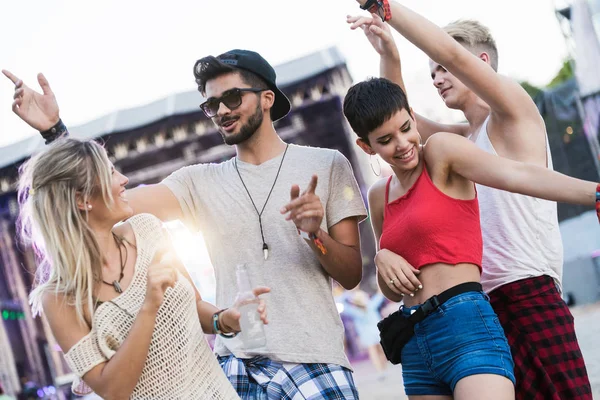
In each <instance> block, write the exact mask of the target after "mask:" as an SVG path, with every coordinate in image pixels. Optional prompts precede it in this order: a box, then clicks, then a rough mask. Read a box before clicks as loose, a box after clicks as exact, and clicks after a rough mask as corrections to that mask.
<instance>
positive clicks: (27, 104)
mask: <svg viewBox="0 0 600 400" xmlns="http://www.w3.org/2000/svg"><path fill="white" fill-rule="evenodd" d="M2 73H3V74H4V75H5V76H6V77H7V78H8V79H10V80H11V81H12V82H13V83H14V84H15V92H14V98H15V101H14V102H13V107H12V109H13V112H14V113H15V114H17V115H18V116H19V118H21V119H22V120H23V121H24V122H25V123H27V124H28V125H29V126H31V127H32V128H34V129H36V130H38V131H40V132H47V131H49V130H50V129H51V128H52V127H53V126H56V125H57V123H58V122H59V120H60V117H59V107H58V102H57V100H56V97H55V96H54V92H53V91H52V89H51V88H50V84H49V83H48V80H47V79H46V78H45V77H44V75H43V74H39V75H38V83H39V84H40V87H41V89H42V93H39V92H36V91H35V90H33V89H31V88H30V87H29V86H27V85H25V83H23V81H22V80H21V79H19V78H18V77H17V76H16V75H14V74H13V73H11V72H10V71H6V70H2ZM64 129H65V134H68V132H66V127H64ZM49 134H50V133H49ZM59 134H60V132H59ZM46 139H48V138H46ZM52 139H54V138H52ZM127 199H128V201H129V205H130V206H131V207H132V208H133V212H134V214H141V213H149V214H153V215H155V216H156V217H158V218H159V219H161V220H162V221H171V220H175V219H182V218H183V213H182V211H181V206H180V205H179V202H178V200H177V198H176V197H175V195H174V194H173V192H171V190H170V189H169V188H168V187H166V186H165V185H163V184H155V185H148V186H142V187H138V188H135V189H130V190H127Z"/></svg>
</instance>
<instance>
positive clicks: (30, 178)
mask: <svg viewBox="0 0 600 400" xmlns="http://www.w3.org/2000/svg"><path fill="white" fill-rule="evenodd" d="M19 172H20V176H19V193H18V196H19V202H20V206H21V208H20V213H19V219H18V226H19V231H20V234H21V238H22V239H23V241H24V242H25V243H26V244H31V245H32V246H33V248H34V250H35V253H36V256H37V261H38V268H37V271H36V283H35V288H34V289H33V290H32V292H31V293H30V295H29V301H30V303H31V306H32V311H33V313H34V315H37V314H39V313H41V312H42V311H43V310H42V298H43V296H44V295H45V294H47V293H50V292H54V293H55V294H61V295H63V296H64V297H65V298H66V299H68V303H69V304H70V305H74V306H75V309H76V312H77V316H78V317H79V318H80V320H81V322H84V321H85V319H84V313H83V310H84V306H87V307H89V312H90V314H89V315H90V316H91V315H92V314H93V293H94V284H95V283H96V282H97V281H98V280H99V279H101V274H102V260H103V256H102V253H101V252H100V248H99V245H98V242H97V240H96V237H95V235H94V232H93V231H92V229H91V228H90V226H89V224H88V222H87V217H88V215H87V212H88V211H87V210H83V211H82V210H80V209H79V207H78V199H79V201H83V202H87V201H88V200H89V199H90V198H91V197H92V196H96V195H99V194H101V196H102V199H103V200H104V203H105V204H106V205H107V206H108V207H109V208H110V207H111V206H112V204H113V201H114V200H113V197H112V193H111V190H110V188H111V164H110V161H109V159H108V156H107V154H106V151H105V150H104V148H103V147H102V146H101V145H99V144H98V143H96V142H94V141H79V140H76V139H70V138H64V139H58V140H57V141H56V142H54V143H53V144H51V145H50V146H48V147H47V148H46V149H45V150H44V151H42V152H41V153H39V154H37V155H35V156H33V157H31V158H30V159H29V160H28V161H27V162H26V163H24V164H23V165H22V166H21V168H20V171H19Z"/></svg>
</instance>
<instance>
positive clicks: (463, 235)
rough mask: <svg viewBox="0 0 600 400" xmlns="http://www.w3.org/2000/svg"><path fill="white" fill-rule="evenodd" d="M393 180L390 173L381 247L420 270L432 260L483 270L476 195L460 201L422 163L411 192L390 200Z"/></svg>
mask: <svg viewBox="0 0 600 400" xmlns="http://www.w3.org/2000/svg"><path fill="white" fill-rule="evenodd" d="M391 181H392V177H391V176H390V179H389V180H388V182H387V184H386V187H385V211H384V218H383V229H382V234H381V239H380V241H379V244H380V247H381V248H382V249H388V250H390V251H393V252H394V253H396V254H398V255H400V256H402V257H403V258H404V259H405V260H406V261H408V263H410V264H411V265H412V266H413V267H414V268H417V269H419V268H421V267H422V266H424V265H428V264H433V263H444V264H450V265H456V264H459V263H471V264H475V265H477V266H478V267H479V270H480V271H481V258H482V252H483V242H482V239H481V225H480V222H479V203H478V201H477V196H475V198H474V199H472V200H459V199H454V198H452V197H450V196H448V195H446V194H444V193H443V192H442V191H441V190H439V189H438V188H437V187H436V186H435V185H434V184H433V182H432V181H431V178H430V177H429V173H428V172H427V168H426V167H425V166H423V172H422V173H421V175H420V176H419V177H418V178H417V181H416V182H415V183H414V184H413V185H412V187H411V188H410V189H409V190H408V192H406V194H404V196H401V197H399V198H398V199H396V200H394V201H392V202H391V203H389V191H390V182H391Z"/></svg>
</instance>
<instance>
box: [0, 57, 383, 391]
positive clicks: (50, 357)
mask: <svg viewBox="0 0 600 400" xmlns="http://www.w3.org/2000/svg"><path fill="white" fill-rule="evenodd" d="M275 69H276V71H277V76H278V85H279V86H280V87H281V88H282V90H283V91H284V92H285V93H286V95H287V96H288V97H289V98H290V100H291V102H292V111H291V113H290V114H289V115H288V116H287V117H286V118H284V119H283V120H280V121H278V122H277V123H276V124H275V127H276V129H277V131H278V133H279V134H280V136H281V137H282V138H283V140H285V141H286V142H290V143H295V144H302V145H308V146H318V147H326V148H332V149H337V150H339V151H340V152H342V153H343V154H344V155H345V156H346V157H347V158H348V159H349V160H350V162H351V164H352V167H353V169H354V172H355V175H356V178H357V181H358V182H359V185H360V187H361V190H362V193H363V198H365V199H366V190H367V189H368V187H369V186H370V184H371V183H372V182H373V181H374V178H375V177H374V176H373V173H372V172H371V170H370V167H369V164H368V163H369V160H368V158H367V157H366V155H364V154H363V153H362V151H360V150H358V149H357V146H356V145H355V144H354V138H353V134H352V132H351V130H350V128H349V125H348V124H347V122H346V120H345V118H344V116H343V114H342V102H343V96H344V95H345V93H346V91H347V90H348V88H349V86H350V85H351V84H352V79H351V77H350V73H349V71H348V69H347V66H346V63H345V60H344V57H343V56H342V55H341V53H340V52H339V51H338V50H337V49H336V48H328V49H325V50H323V51H319V52H316V53H312V54H309V55H306V56H304V57H301V58H298V59H295V60H293V61H290V62H288V63H285V64H282V65H278V66H277V67H276V68H275ZM190 81H192V82H193V76H191V73H190ZM202 101H203V98H202V96H201V95H200V94H199V93H198V91H197V90H191V91H189V92H184V93H177V94H173V95H171V96H169V97H167V98H164V99H161V100H158V101H155V102H153V103H150V104H147V105H144V106H141V107H136V108H132V109H127V110H121V111H117V112H115V113H112V114H109V115H105V116H103V117H101V118H98V119H96V120H94V121H91V122H89V123H86V124H84V125H82V126H77V127H71V129H70V132H71V135H72V136H73V137H75V138H80V139H91V138H95V139H98V140H100V141H102V142H103V143H104V144H105V147H106V148H107V150H108V152H109V155H110V158H111V160H112V161H113V163H114V164H115V166H116V167H117V168H118V169H119V170H120V171H122V172H123V173H124V174H126V175H127V176H128V177H129V179H130V181H129V185H128V187H130V188H131V187H136V186H138V185H144V184H151V183H156V182H159V181H161V180H162V179H163V178H165V177H166V176H168V175H169V174H170V173H171V172H173V171H175V170H177V169H179V168H181V167H183V166H186V165H190V164H196V163H204V162H220V161H224V160H226V159H229V158H231V157H233V156H234V154H235V151H234V148H233V147H230V146H227V145H224V144H223V140H222V138H221V136H220V134H219V133H218V132H217V130H216V129H215V127H214V125H213V123H212V122H211V121H210V120H208V119H207V118H206V117H205V116H204V114H203V113H202V112H201V111H200V109H199V107H198V105H199V104H200V103H201V102H202ZM65 122H66V123H67V124H68V121H65ZM41 147H43V143H42V139H41V138H40V137H39V135H36V136H34V137H32V138H29V139H27V140H24V141H22V142H19V143H16V144H14V145H11V146H8V147H5V148H0V246H1V247H0V252H1V253H2V258H1V262H2V265H1V268H0V274H1V275H2V277H3V278H5V279H1V280H0V300H2V301H3V302H7V304H8V303H10V304H11V307H12V309H14V312H15V314H14V315H19V317H20V319H19V320H16V319H15V320H14V321H8V320H0V346H2V348H1V349H0V352H1V353H2V354H3V357H2V358H3V362H0V379H1V380H2V382H3V383H5V384H8V385H7V386H8V387H11V386H10V385H14V384H16V383H14V384H13V382H15V379H16V377H15V373H16V374H18V375H19V376H23V375H25V374H27V375H28V376H30V377H31V378H32V379H35V380H37V382H40V383H41V384H51V383H58V384H60V383H61V382H62V381H65V380H68V369H67V368H65V365H64V362H63V361H62V359H61V357H60V356H59V351H57V346H56V345H55V344H54V343H53V342H52V338H51V335H47V334H46V333H47V332H48V330H47V326H45V324H44V323H43V322H42V321H41V320H40V319H39V318H37V319H33V318H32V316H31V313H30V311H29V307H28V305H27V293H28V292H29V289H30V286H31V283H32V277H31V274H32V272H33V270H34V269H35V265H34V260H33V257H32V254H31V252H30V250H28V249H22V248H19V245H18V244H17V243H16V242H15V227H14V223H15V218H16V216H17V211H18V205H17V202H16V194H15V189H16V185H15V184H16V179H17V172H18V167H19V165H20V164H21V163H22V162H23V161H24V160H25V159H26V158H27V157H28V156H30V155H31V154H32V153H33V152H35V151H36V150H37V149H40V148H41ZM357 150H358V151H357ZM309 161H310V160H307V167H309V165H310V164H309ZM363 171H364V172H363ZM360 230H361V241H362V250H363V254H364V275H365V276H366V277H368V276H373V273H374V266H373V257H374V254H375V251H374V248H375V246H374V240H373V235H372V232H371V229H370V225H369V223H368V221H365V222H363V223H362V224H361V229H360ZM11 315H12V314H11ZM4 331H7V332H8V334H7V335H4V333H3V332H4ZM6 336H7V339H6ZM15 353H18V354H15ZM4 354H9V355H11V357H12V358H14V360H15V361H14V363H15V368H13V367H11V366H10V365H6V364H10V363H7V362H6V361H5V360H10V359H11V358H10V357H9V358H4ZM57 380H58V381H59V382H56V381H57Z"/></svg>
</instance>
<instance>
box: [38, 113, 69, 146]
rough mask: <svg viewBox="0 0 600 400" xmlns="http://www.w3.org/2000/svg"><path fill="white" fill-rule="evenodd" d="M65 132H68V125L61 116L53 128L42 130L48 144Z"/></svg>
mask: <svg viewBox="0 0 600 400" xmlns="http://www.w3.org/2000/svg"><path fill="white" fill-rule="evenodd" d="M65 133H67V127H66V126H65V124H64V123H63V122H62V120H61V119H60V118H59V120H58V122H57V123H56V124H54V126H53V127H52V128H50V129H48V130H47V131H43V132H42V131H40V134H41V135H42V137H43V138H44V139H46V144H50V143H52V142H53V141H54V140H56V139H58V138H59V137H61V136H62V135H63V134H65Z"/></svg>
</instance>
